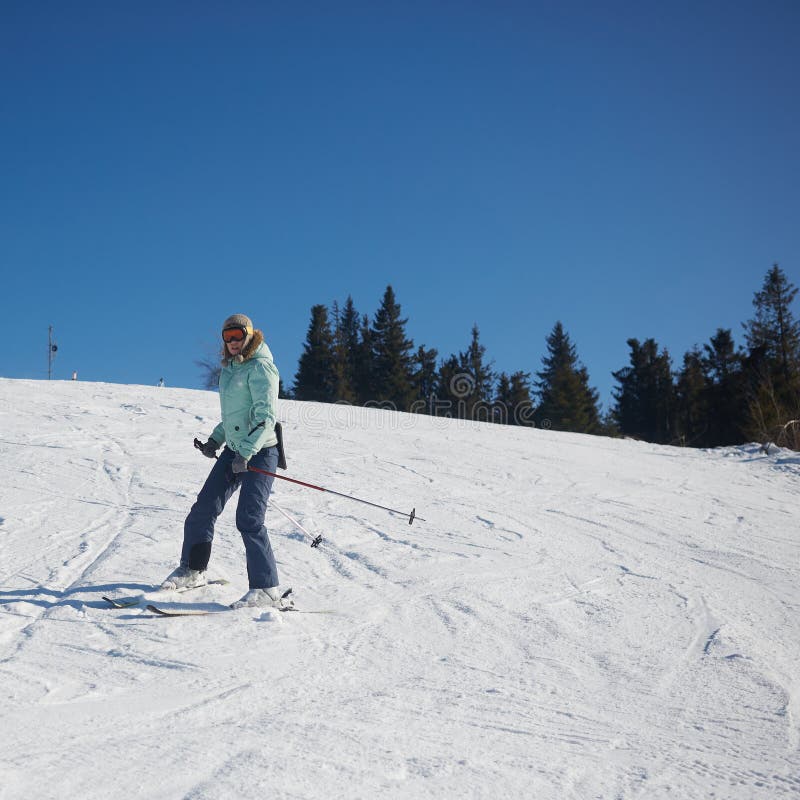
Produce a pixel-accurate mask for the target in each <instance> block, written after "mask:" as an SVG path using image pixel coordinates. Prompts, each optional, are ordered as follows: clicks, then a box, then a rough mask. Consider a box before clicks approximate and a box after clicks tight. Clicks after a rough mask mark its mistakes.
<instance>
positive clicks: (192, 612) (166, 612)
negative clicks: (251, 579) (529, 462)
mask: <svg viewBox="0 0 800 800" xmlns="http://www.w3.org/2000/svg"><path fill="white" fill-rule="evenodd" d="M248 607H249V608H251V610H252V609H255V610H257V611H258V610H261V611H291V612H292V613H294V614H335V613H336V612H335V611H333V610H332V609H319V610H317V609H305V608H296V607H295V606H264V607H263V608H259V607H258V606H248ZM146 610H147V611H149V612H150V613H151V614H155V615H156V616H157V617H207V616H209V615H211V614H224V613H225V612H227V611H240V610H241V609H233V608H230V607H228V608H215V609H210V608H175V609H168V608H159V607H158V606H155V605H153V604H152V603H150V604H149V605H147V606H146Z"/></svg>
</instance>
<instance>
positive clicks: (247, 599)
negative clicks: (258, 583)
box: [231, 586, 293, 608]
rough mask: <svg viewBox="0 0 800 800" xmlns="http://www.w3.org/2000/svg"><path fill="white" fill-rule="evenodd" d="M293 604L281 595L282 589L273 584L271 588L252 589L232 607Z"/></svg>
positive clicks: (284, 605) (283, 606) (278, 606)
mask: <svg viewBox="0 0 800 800" xmlns="http://www.w3.org/2000/svg"><path fill="white" fill-rule="evenodd" d="M291 605H293V604H292V602H291V601H288V602H287V601H286V600H284V598H283V597H282V596H281V592H280V589H278V587H277V586H272V587H271V588H269V589H251V590H250V591H249V592H248V593H247V594H246V595H245V596H244V597H242V598H241V599H240V600H237V601H236V602H235V603H231V608H286V607H287V606H291Z"/></svg>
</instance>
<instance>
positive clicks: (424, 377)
mask: <svg viewBox="0 0 800 800" xmlns="http://www.w3.org/2000/svg"><path fill="white" fill-rule="evenodd" d="M438 355H439V353H438V352H437V351H436V349H435V348H431V349H428V348H426V347H424V346H423V345H420V346H419V348H418V349H417V352H416V353H415V355H414V359H413V366H414V374H413V388H414V398H415V399H414V405H413V410H414V411H416V412H417V413H422V414H433V413H434V410H433V409H434V403H435V401H436V396H437V394H438V391H439V373H438V370H437V368H436V359H437V356H438Z"/></svg>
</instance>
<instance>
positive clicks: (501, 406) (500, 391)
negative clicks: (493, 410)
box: [495, 371, 534, 426]
mask: <svg viewBox="0 0 800 800" xmlns="http://www.w3.org/2000/svg"><path fill="white" fill-rule="evenodd" d="M495 406H496V407H497V410H498V415H497V418H496V419H497V421H498V422H503V423H505V424H506V425H525V426H529V425H533V424H534V421H533V420H534V417H533V401H532V399H531V376H530V373H529V372H521V371H518V372H514V373H512V374H511V375H510V376H509V375H507V374H506V373H505V372H501V373H500V375H499V377H498V379H497V393H496V394H495Z"/></svg>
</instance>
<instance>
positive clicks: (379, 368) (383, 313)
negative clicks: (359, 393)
mask: <svg viewBox="0 0 800 800" xmlns="http://www.w3.org/2000/svg"><path fill="white" fill-rule="evenodd" d="M407 322H408V320H406V319H403V318H402V317H401V312H400V304H399V303H398V302H397V300H396V299H395V295H394V290H393V289H392V287H391V286H387V287H386V291H385V293H384V295H383V300H382V302H381V305H380V308H379V309H378V311H377V313H376V314H375V319H374V320H373V323H372V329H371V334H372V337H371V338H372V342H371V344H372V357H373V362H372V363H373V368H374V373H373V380H372V388H373V392H374V397H373V399H374V400H375V401H377V402H379V403H384V402H389V403H391V404H392V406H393V407H394V408H395V409H396V410H398V411H406V410H408V408H409V407H410V405H411V402H412V401H413V399H414V387H413V366H412V357H411V351H412V349H413V347H414V342H413V341H411V339H408V338H407V337H406V323H407Z"/></svg>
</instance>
